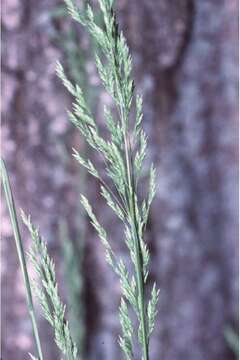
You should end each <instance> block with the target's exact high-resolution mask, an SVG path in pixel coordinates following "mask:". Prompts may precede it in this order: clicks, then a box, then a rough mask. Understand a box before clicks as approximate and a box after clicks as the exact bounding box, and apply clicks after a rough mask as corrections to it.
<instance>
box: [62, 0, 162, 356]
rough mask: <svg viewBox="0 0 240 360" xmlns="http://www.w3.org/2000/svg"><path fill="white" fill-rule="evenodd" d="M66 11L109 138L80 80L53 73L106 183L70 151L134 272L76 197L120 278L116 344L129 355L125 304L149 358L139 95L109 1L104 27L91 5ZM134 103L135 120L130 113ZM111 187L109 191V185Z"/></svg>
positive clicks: (152, 310) (150, 307) (150, 312)
mask: <svg viewBox="0 0 240 360" xmlns="http://www.w3.org/2000/svg"><path fill="white" fill-rule="evenodd" d="M65 3H66V5H67V8H68V11H69V13H70V14H71V16H72V17H73V19H75V20H76V21H77V22H79V23H80V24H81V25H82V26H84V27H85V28H86V29H87V31H88V32H89V33H90V35H91V36H92V38H93V40H94V43H95V44H96V47H97V50H96V54H95V64H96V68H97V70H98V74H99V77H100V79H101V81H102V84H103V86H104V87H105V89H106V91H107V92H108V93H109V94H110V96H111V97H112V99H113V103H114V105H115V108H116V111H115V112H114V111H112V109H111V108H110V107H105V109H104V117H105V120H106V127H107V129H108V132H109V135H110V140H109V138H107V139H106V138H105V137H103V136H102V135H101V133H100V130H99V127H98V124H97V122H96V120H95V118H94V116H93V114H92V112H91V110H90V108H89V106H88V104H87V101H86V99H85V97H84V93H83V91H82V89H81V88H80V87H79V85H76V84H74V83H72V82H71V81H70V80H69V79H68V78H67V77H66V74H65V72H64V69H63V67H62V65H61V64H60V63H57V74H58V76H59V77H60V78H61V80H62V82H63V84H64V86H65V87H66V88H67V90H68V91H69V92H70V93H71V95H72V96H73V98H74V102H73V109H72V111H69V112H68V114H69V118H70V121H71V122H72V123H73V124H74V125H75V126H76V127H77V128H78V129H79V131H80V133H81V134H82V136H83V138H84V139H85V140H86V142H87V143H88V145H89V146H90V147H91V148H92V149H93V150H94V151H96V152H98V153H99V154H100V155H101V157H102V158H103V159H104V164H105V171H106V173H107V175H108V178H109V181H110V183H111V185H110V184H107V183H106V182H105V181H104V180H103V177H102V175H101V174H100V172H99V170H98V169H96V167H95V165H94V164H93V163H92V161H91V160H90V159H84V158H83V157H82V156H81V154H80V153H78V151H77V150H75V149H74V154H73V156H74V157H75V158H76V160H77V161H78V162H79V163H80V164H81V165H82V166H84V167H85V168H86V169H87V171H88V172H89V173H90V174H91V175H92V176H94V177H95V178H97V179H98V181H99V182H100V186H101V194H102V196H103V197H104V199H105V200H106V203H107V204H108V205H109V206H110V208H111V209H112V210H113V211H114V212H115V214H116V215H117V216H118V218H119V219H120V220H121V221H122V222H123V225H124V227H125V242H126V245H127V247H128V249H129V252H130V257H131V260H132V263H133V268H134V273H133V275H131V276H130V274H129V271H128V270H127V267H126V264H125V263H124V262H123V260H122V259H118V257H117V256H116V255H115V253H114V252H113V250H112V247H111V245H110V242H109V240H108V236H107V233H106V231H105V229H104V228H103V227H102V226H101V225H100V223H99V222H98V220H97V218H96V216H95V214H94V212H93V209H92V206H91V205H90V204H89V202H88V200H87V199H86V197H85V196H83V195H82V197H81V202H82V204H83V206H84V207H85V209H86V211H87V213H88V215H89V217H90V219H91V222H92V225H93V226H94V227H95V229H96V231H97V233H98V235H99V237H100V239H101V241H102V243H103V245H104V247H105V251H106V259H107V261H108V263H109V264H110V265H111V266H112V267H113V269H114V271H115V272H116V273H117V274H118V276H119V277H120V282H121V287H122V294H123V298H122V300H121V304H120V309H119V314H120V322H121V325H122V336H121V337H120V339H119V343H120V346H121V348H122V350H123V352H124V354H125V357H126V359H128V360H131V359H133V358H134V349H133V343H134V342H133V336H134V334H133V330H132V329H133V328H132V322H131V318H130V316H129V313H128V307H129V306H131V307H132V308H133V310H134V311H135V314H136V316H137V319H138V323H139V328H138V341H139V344H140V346H141V348H142V356H143V359H144V360H148V359H149V339H150V335H151V333H152V331H153V327H154V323H155V318H156V314H157V302H158V297H159V291H158V290H157V288H156V285H155V284H154V285H153V288H152V294H151V299H150V301H149V303H148V304H146V296H145V287H146V281H147V275H148V263H149V258H150V256H149V251H148V249H147V245H146V244H145V242H144V231H145V228H146V224H147V219H148V215H149V210H150V206H151V202H152V200H153V198H154V195H155V191H156V185H155V177H156V175H155V169H154V167H153V166H151V168H150V170H149V174H150V179H149V194H148V197H147V199H146V200H144V201H143V202H142V203H140V199H139V196H138V191H137V187H138V186H139V181H140V180H141V176H142V168H143V162H144V159H145V157H146V153H147V136H146V134H145V132H144V130H143V128H142V119H143V114H142V98H141V96H140V95H136V94H135V91H134V88H135V87H134V82H133V80H132V77H131V72H132V58H131V55H130V53H129V49H128V46H127V44H126V40H125V37H124V35H123V33H122V32H121V31H120V30H119V27H118V24H117V21H116V15H115V12H114V9H113V0H98V3H99V5H100V10H101V16H102V22H103V26H99V22H98V21H97V20H96V17H95V14H94V11H93V8H92V7H91V6H90V5H89V4H88V5H87V6H86V8H85V11H84V12H83V11H80V9H78V7H77V6H76V5H75V4H74V3H73V1H72V0H65ZM134 108H135V116H134V119H135V121H134V122H132V121H130V119H131V116H130V114H132V113H133V110H134ZM113 189H114V190H113Z"/></svg>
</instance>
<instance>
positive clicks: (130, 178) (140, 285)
mask: <svg viewBox="0 0 240 360" xmlns="http://www.w3.org/2000/svg"><path fill="white" fill-rule="evenodd" d="M113 57H114V58H115V54H114V53H113ZM115 60H116V59H115ZM115 78H116V84H117V88H118V91H119V95H120V97H121V104H124V101H123V95H122V89H121V86H120V83H121V81H120V75H119V73H118V71H117V69H115ZM119 115H120V120H121V124H122V128H123V129H124V134H123V137H124V153H125V161H126V168H127V182H128V184H127V185H128V196H129V215H130V218H131V221H132V224H131V228H132V232H133V237H134V248H135V256H136V266H135V272H136V278H137V291H138V296H139V312H140V323H141V330H142V342H143V344H142V345H143V359H144V360H149V349H148V340H147V328H146V315H145V297H144V292H145V291H144V276H143V264H142V255H141V248H140V239H139V234H138V222H137V217H136V207H135V186H134V184H135V181H134V171H133V164H132V161H131V147H130V144H129V141H128V139H127V133H126V126H125V124H126V123H127V121H128V114H127V111H126V109H125V107H124V106H123V105H121V106H119Z"/></svg>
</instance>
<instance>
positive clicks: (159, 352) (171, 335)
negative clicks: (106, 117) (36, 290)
mask: <svg viewBox="0 0 240 360" xmlns="http://www.w3.org/2000/svg"><path fill="white" fill-rule="evenodd" d="M56 4H57V1H49V0H45V1H39V2H36V1H33V0H25V1H21V2H20V1H19V0H8V1H6V2H5V4H4V6H3V16H2V23H3V60H2V70H3V79H2V80H3V109H2V113H3V122H2V140H3V146H2V149H3V155H4V157H5V159H6V162H7V164H8V167H9V170H10V175H11V179H12V182H13V189H14V194H15V195H16V200H17V206H18V207H22V208H24V210H26V211H29V212H30V213H32V215H33V219H34V220H35V222H36V223H37V224H38V225H39V226H40V228H41V231H42V233H43V235H44V236H45V238H46V239H47V240H48V245H49V249H50V252H51V254H52V255H53V256H54V259H56V262H57V269H59V270H58V272H59V278H60V283H61V288H62V289H61V290H62V293H63V296H66V289H65V286H64V281H62V280H61V279H62V278H63V275H62V273H61V271H62V270H61V257H60V255H59V247H60V245H59V243H60V242H59V238H58V224H59V221H60V218H61V217H63V216H65V217H67V219H68V222H69V226H70V230H71V235H72V237H73V238H74V239H76V238H77V234H76V232H77V229H78V223H77V221H76V220H74V219H75V216H73V215H72V214H75V213H76V209H77V207H78V200H79V196H78V190H77V187H78V182H79V181H81V175H80V177H79V174H78V170H77V168H78V167H77V165H76V164H75V162H74V161H72V160H70V157H71V147H72V146H75V147H78V148H79V146H80V147H81V146H82V143H81V140H79V136H78V133H77V132H74V131H73V129H72V126H71V125H70V124H68V121H67V116H66V111H65V108H66V107H67V106H69V99H68V98H67V96H66V95H64V94H65V92H64V90H63V89H62V87H61V86H60V83H59V82H58V81H57V80H56V78H55V72H54V71H55V61H56V60H57V59H59V58H61V49H60V47H57V46H56V44H55V43H54V42H53V41H52V33H53V32H54V31H55V30H56V29H55V28H54V26H55V25H56V24H54V22H53V21H52V20H51V19H50V17H49V12H50V10H51V9H53V8H54V7H55V6H56ZM118 8H119V18H120V24H121V26H122V28H123V30H124V33H125V35H126V37H127V39H128V42H129V45H130V49H131V52H132V53H133V60H134V61H133V62H134V67H135V74H134V75H135V79H136V83H137V88H138V89H139V91H140V92H142V93H143V97H144V127H145V129H146V132H147V133H148V136H149V147H150V156H149V162H150V161H154V162H155V164H156V167H157V173H158V177H157V179H158V183H157V195H156V199H155V202H154V204H153V207H152V211H151V214H150V221H149V224H148V227H147V236H146V240H147V241H148V244H149V247H150V250H151V254H152V257H151V259H152V261H151V269H150V280H151V282H152V281H156V282H157V284H158V286H159V287H160V289H161V291H160V301H159V313H158V319H157V326H156V329H155V331H154V335H153V338H152V342H151V360H192V359H194V360H205V359H209V360H226V359H229V360H230V359H234V356H233V354H232V352H231V350H230V349H229V347H228V345H227V343H226V341H225V338H224V331H225V329H226V327H227V326H233V327H234V326H236V321H237V300H238V299H237V285H238V281H237V240H236V239H237V230H236V229H237V217H238V208H237V142H238V139H237V130H238V129H237V53H236V42H237V35H236V34H237V16H236V12H237V2H236V1H235V0H182V1H179V0H173V1H169V0H131V1H129V2H127V1H123V0H122V1H119V2H118ZM67 26H70V25H69V24H67ZM71 26H72V24H71ZM80 35H81V33H80ZM91 66H92V65H91V62H88V66H87V69H88V72H89V71H90V72H91ZM89 69H90V70H89ZM91 78H92V83H93V84H94V81H95V80H94V79H95V75H94V74H91ZM104 98H105V94H104V93H102V94H100V100H102V99H104ZM101 110H102V101H99V105H98V106H97V111H96V113H97V114H99V113H101ZM64 147H66V149H67V157H68V158H69V160H68V162H67V164H66V162H65V161H64V158H65V157H66V151H65V150H64ZM97 160H98V159H97ZM99 163H100V161H99ZM100 165H101V163H100ZM147 165H148V164H147ZM86 188H87V189H86V192H87V195H88V196H89V197H90V198H91V200H92V202H93V203H94V204H95V208H96V210H97V213H98V214H99V215H100V220H101V221H102V222H103V223H104V225H106V228H107V229H108V230H109V232H110V235H112V236H111V238H113V239H114V242H113V246H114V248H115V249H116V251H117V252H118V253H119V254H121V256H124V257H125V256H127V252H126V249H125V247H124V245H123V244H122V238H121V229H120V227H119V226H118V223H117V221H116V220H115V218H113V215H112V214H111V212H110V211H108V210H107V209H106V206H105V205H104V204H103V202H102V200H101V198H100V196H99V195H98V194H97V190H98V185H97V184H96V183H95V182H94V181H93V180H92V179H88V178H87V187H86ZM2 210H3V211H2V212H3V226H2V235H3V241H2V259H3V260H2V263H3V266H2V267H3V269H2V286H3V294H2V327H3V337H2V358H3V359H8V360H13V359H19V360H21V359H25V358H26V356H27V355H26V354H27V352H28V351H33V344H32V340H31V328H30V323H29V319H28V315H27V310H26V306H25V301H24V288H23V286H22V280H21V274H20V271H19V268H18V261H17V258H16V253H15V249H14V242H13V238H12V233H11V229H10V226H9V222H8V218H7V213H6V209H5V207H3V209H2ZM86 223H87V222H86ZM26 239H27V237H26ZM28 243H29V241H28V239H27V240H26V247H27V246H28ZM82 276H83V278H84V281H85V292H84V302H85V314H86V316H85V322H86V326H85V327H86V329H85V331H86V354H85V356H84V359H87V360H88V359H89V360H95V359H96V360H101V359H104V360H112V359H120V358H121V356H122V355H121V353H120V350H119V346H118V344H117V340H116V339H117V336H118V334H119V332H120V328H119V322H118V318H117V309H118V305H119V297H120V290H119V284H118V281H117V279H116V278H115V276H114V275H113V274H112V273H111V271H110V270H109V268H108V267H107V265H106V264H105V260H104V256H103V249H102V246H101V244H100V242H99V241H98V239H97V236H96V235H95V233H94V232H93V230H92V229H91V228H90V226H89V227H87V229H86V234H85V256H84V273H83V274H82ZM40 325H41V329H40V330H41V337H42V338H43V345H44V353H45V354H46V359H58V358H59V355H58V354H57V351H56V348H55V346H54V344H53V341H52V336H51V329H49V328H46V324H45V322H44V321H43V320H40Z"/></svg>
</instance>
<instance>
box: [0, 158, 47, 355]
mask: <svg viewBox="0 0 240 360" xmlns="http://www.w3.org/2000/svg"><path fill="white" fill-rule="evenodd" d="M0 168H1V177H2V183H3V189H4V193H5V198H6V202H7V207H8V210H9V214H10V219H11V223H12V229H13V233H14V238H15V243H16V248H17V253H18V258H19V262H20V267H21V271H22V274H23V279H24V284H25V288H26V294H27V306H28V312H29V315H30V318H31V322H32V329H33V334H34V338H35V343H36V349H37V354H38V359H39V360H43V354H42V349H41V343H40V338H39V333H38V327H37V321H36V316H35V311H34V306H33V300H32V291H31V286H30V282H29V276H28V271H27V265H26V259H25V255H24V249H23V243H22V239H21V235H20V231H19V226H18V220H17V214H16V209H15V204H14V199H13V195H12V190H11V185H10V181H9V177H8V173H7V169H6V166H5V163H4V161H3V159H1V164H0Z"/></svg>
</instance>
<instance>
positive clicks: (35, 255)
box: [21, 211, 77, 360]
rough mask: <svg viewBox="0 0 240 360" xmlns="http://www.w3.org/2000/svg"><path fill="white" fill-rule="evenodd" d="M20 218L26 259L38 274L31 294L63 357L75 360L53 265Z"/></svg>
mask: <svg viewBox="0 0 240 360" xmlns="http://www.w3.org/2000/svg"><path fill="white" fill-rule="evenodd" d="M21 215H22V220H23V222H24V224H25V225H26V227H27V228H28V231H29V233H30V235H31V238H32V242H33V244H32V247H31V249H30V251H29V257H30V259H31V262H32V264H33V267H34V270H35V271H36V273H37V275H38V279H37V280H38V281H37V280H32V281H33V286H34V294H35V296H36V297H37V299H38V301H39V303H40V306H41V308H42V312H43V315H44V317H45V319H46V320H47V321H48V322H49V323H50V325H51V326H52V328H53V330H54V334H55V342H56V344H57V346H58V348H59V349H60V351H61V353H62V354H63V355H64V358H65V359H67V360H75V359H77V347H76V345H75V343H74V341H73V339H72V336H71V333H70V329H69V325H68V322H67V321H66V320H65V305H64V304H63V303H62V301H61V299H60V296H59V293H58V285H57V281H56V274H55V265H54V262H53V260H52V259H51V258H50V256H49V254H48V250H47V246H46V244H45V242H44V241H43V240H42V238H41V236H40V234H39V231H38V229H37V228H36V226H35V225H34V224H33V223H32V221H31V218H30V216H26V215H25V213H24V212H23V211H22V213H21Z"/></svg>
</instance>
